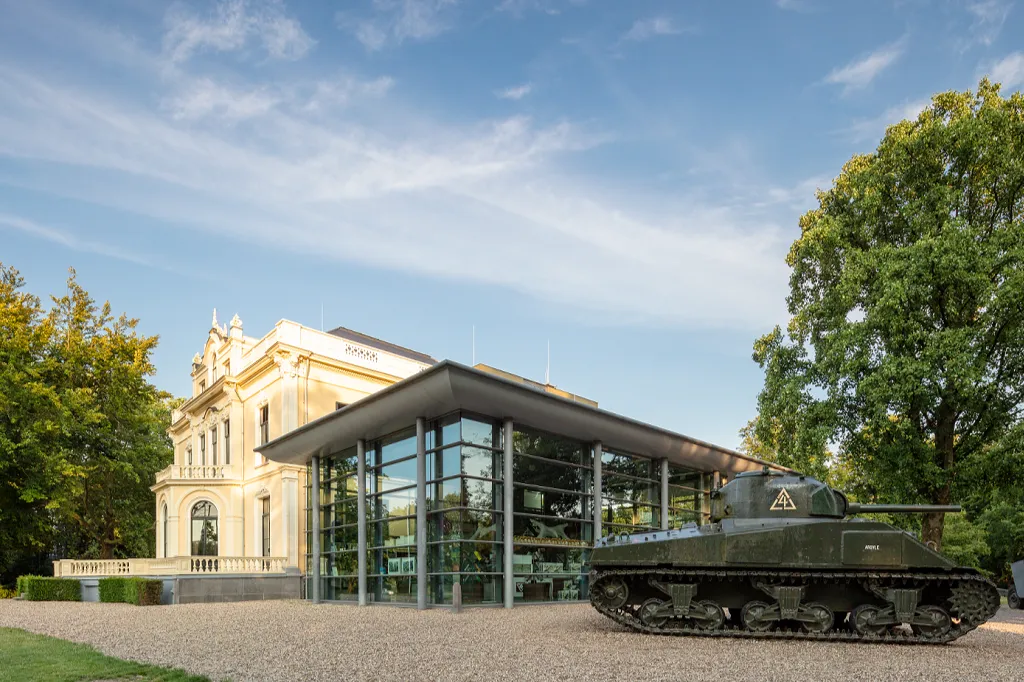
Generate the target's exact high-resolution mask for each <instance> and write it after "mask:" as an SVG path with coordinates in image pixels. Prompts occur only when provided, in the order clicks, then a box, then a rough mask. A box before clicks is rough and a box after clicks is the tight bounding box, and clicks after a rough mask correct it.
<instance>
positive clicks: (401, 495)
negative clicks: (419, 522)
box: [367, 487, 416, 519]
mask: <svg viewBox="0 0 1024 682" xmlns="http://www.w3.org/2000/svg"><path fill="white" fill-rule="evenodd" d="M367 505H368V506H369V507H370V508H372V515H373V518H375V519H383V518H387V517H389V516H408V515H409V514H415V513H416V488H415V487H413V488H403V489H402V490H394V491H391V492H387V493H381V494H378V495H373V496H372V497H370V498H369V500H367Z"/></svg>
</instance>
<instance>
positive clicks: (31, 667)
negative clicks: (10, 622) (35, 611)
mask: <svg viewBox="0 0 1024 682" xmlns="http://www.w3.org/2000/svg"><path fill="white" fill-rule="evenodd" d="M120 679H128V680H131V681H132V682H135V681H136V680H138V681H140V682H141V681H142V680H146V681H147V682H149V681H150V680H161V681H162V682H210V680H209V678H206V677H199V676H196V675H189V674H188V673H186V672H184V671H182V670H172V669H170V668H158V667H156V666H152V665H145V664H142V663H132V662H131V661H123V660H121V659H119V658H113V657H111V656H105V655H103V654H101V653H100V652H99V651H97V650H96V649H94V648H92V647H91V646H88V645H86V644H76V643H74V642H68V641H66V640H63V639H57V638H55V637H47V636H46V635H36V634H33V633H30V632H26V631H24V630H16V629H14V628H0V682H24V681H25V680H33V682H80V681H88V682H92V681H93V680H120Z"/></svg>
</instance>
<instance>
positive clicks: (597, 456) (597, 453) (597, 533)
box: [593, 441, 604, 542]
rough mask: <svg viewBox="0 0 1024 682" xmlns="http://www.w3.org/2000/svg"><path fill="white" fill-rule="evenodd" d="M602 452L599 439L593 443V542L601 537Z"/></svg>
mask: <svg viewBox="0 0 1024 682" xmlns="http://www.w3.org/2000/svg"><path fill="white" fill-rule="evenodd" d="M603 453H604V449H603V447H602V445H601V441H596V442H595V443H594V500H593V505H594V542H597V541H598V540H600V539H601V520H602V519H601V516H602V515H603V508H602V506H601V500H602V497H603V484H602V483H601V455H602V454H603Z"/></svg>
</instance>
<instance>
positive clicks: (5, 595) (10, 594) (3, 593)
mask: <svg viewBox="0 0 1024 682" xmlns="http://www.w3.org/2000/svg"><path fill="white" fill-rule="evenodd" d="M17 596H18V591H17V590H12V589H10V588H9V587H0V599H14V598H15V597H17Z"/></svg>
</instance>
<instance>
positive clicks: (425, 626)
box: [0, 600, 1024, 682]
mask: <svg viewBox="0 0 1024 682" xmlns="http://www.w3.org/2000/svg"><path fill="white" fill-rule="evenodd" d="M0 627H16V628H23V629H26V630H30V631H32V632H39V633H44V634H48V635H54V636H57V637H62V638H65V639H70V640H73V641H77V642H87V643H90V644H93V645H95V646H96V647H97V648H98V649H100V650H101V651H103V652H104V653H107V654H110V655H113V656H118V657H120V658H127V659H131V660H137V661H144V662H148V663H154V664H157V665H164V666H174V667H179V668H184V669H186V670H188V671H189V672H192V673H199V674H203V675H207V676H209V677H210V678H211V679H214V680H222V679H225V678H227V679H231V680H236V681H238V682H241V681H243V680H299V679H302V680H329V679H331V680H333V679H341V678H345V679H364V680H381V679H400V680H488V682H496V681H498V680H530V681H535V680H548V679H559V680H588V681H596V680H601V681H604V680H635V679H645V680H707V679H714V678H715V677H721V679H725V680H730V682H732V681H734V680H800V681H801V682H806V681H807V680H814V682H824V681H826V680H842V682H849V680H868V679H870V680H901V681H908V680H930V681H937V680H965V679H984V680H1020V679H1022V676H1024V612H1022V611H1016V612H1012V611H1010V610H1009V609H1007V608H1005V607H1003V608H1002V609H1000V612H999V614H998V616H997V618H996V619H995V620H994V621H993V622H990V623H987V624H986V625H984V626H982V627H981V628H979V629H978V630H975V631H974V632H972V633H970V634H968V635H966V636H964V637H963V638H961V639H959V640H957V641H956V642H953V643H951V644H947V645H943V646H898V645H879V644H838V643H837V644H828V643H818V642H761V641H737V640H713V639H703V638H693V637H655V636H648V635H641V634H634V633H631V632H628V631H626V630H624V629H623V628H622V627H620V626H618V625H616V624H615V623H613V622H612V621H610V620H608V619H606V618H604V617H603V616H600V615H598V614H597V613H596V612H595V611H593V610H592V609H591V608H590V606H589V605H585V604H583V605H564V606H562V605H559V606H525V607H516V608H515V609H513V610H512V611H511V612H508V611H505V610H503V609H469V610H466V611H463V612H462V613H460V614H456V613H453V612H451V611H448V610H442V609H433V610H427V611H416V610H415V609H409V608H401V607H384V606H378V607H368V608H359V607H356V606H341V605H328V604H320V605H313V604H311V603H309V602H304V601H264V602H239V603H225V604H192V605H180V606H150V607H136V606H129V605H126V604H97V603H56V602H23V601H12V600H4V601H0ZM2 658H3V656H2V653H0V659H2Z"/></svg>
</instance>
